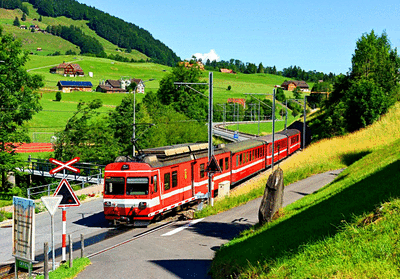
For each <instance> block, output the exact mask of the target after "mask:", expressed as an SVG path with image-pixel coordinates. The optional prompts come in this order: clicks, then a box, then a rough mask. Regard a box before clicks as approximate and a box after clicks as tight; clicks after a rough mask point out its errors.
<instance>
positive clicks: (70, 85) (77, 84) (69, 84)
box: [57, 80, 93, 93]
mask: <svg viewBox="0 0 400 279" xmlns="http://www.w3.org/2000/svg"><path fill="white" fill-rule="evenodd" d="M92 86H93V85H92V83H91V82H90V81H61V80H60V81H59V82H58V83H57V87H58V90H60V91H62V92H63V93H70V92H73V91H84V92H90V91H92Z"/></svg>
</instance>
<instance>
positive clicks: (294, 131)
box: [277, 129, 300, 137]
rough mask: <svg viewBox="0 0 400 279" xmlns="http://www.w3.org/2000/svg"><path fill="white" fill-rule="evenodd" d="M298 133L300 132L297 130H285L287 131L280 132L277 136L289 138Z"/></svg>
mask: <svg viewBox="0 0 400 279" xmlns="http://www.w3.org/2000/svg"><path fill="white" fill-rule="evenodd" d="M298 133H300V131H299V130H297V129H287V130H283V131H280V132H278V133H277V134H281V135H285V136H288V137H290V136H294V135H296V134H298Z"/></svg>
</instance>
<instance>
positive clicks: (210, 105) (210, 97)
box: [208, 72, 214, 206]
mask: <svg viewBox="0 0 400 279" xmlns="http://www.w3.org/2000/svg"><path fill="white" fill-rule="evenodd" d="M208 78H209V87H208V93H209V95H208V162H211V158H212V156H213V155H214V148H213V144H212V134H213V73H212V72H209V75H208ZM212 177H213V173H212V172H208V195H209V196H208V199H209V204H210V205H211V206H214V198H213V197H212V186H213V181H212Z"/></svg>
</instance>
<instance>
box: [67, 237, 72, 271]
mask: <svg viewBox="0 0 400 279" xmlns="http://www.w3.org/2000/svg"><path fill="white" fill-rule="evenodd" d="M68 239H69V267H70V268H71V267H72V235H71V234H69V235H68Z"/></svg>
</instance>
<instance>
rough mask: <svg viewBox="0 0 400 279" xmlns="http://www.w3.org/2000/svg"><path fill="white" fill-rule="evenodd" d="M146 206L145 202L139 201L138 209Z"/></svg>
mask: <svg viewBox="0 0 400 279" xmlns="http://www.w3.org/2000/svg"><path fill="white" fill-rule="evenodd" d="M146 207H147V202H140V203H139V209H145V208H146Z"/></svg>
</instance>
